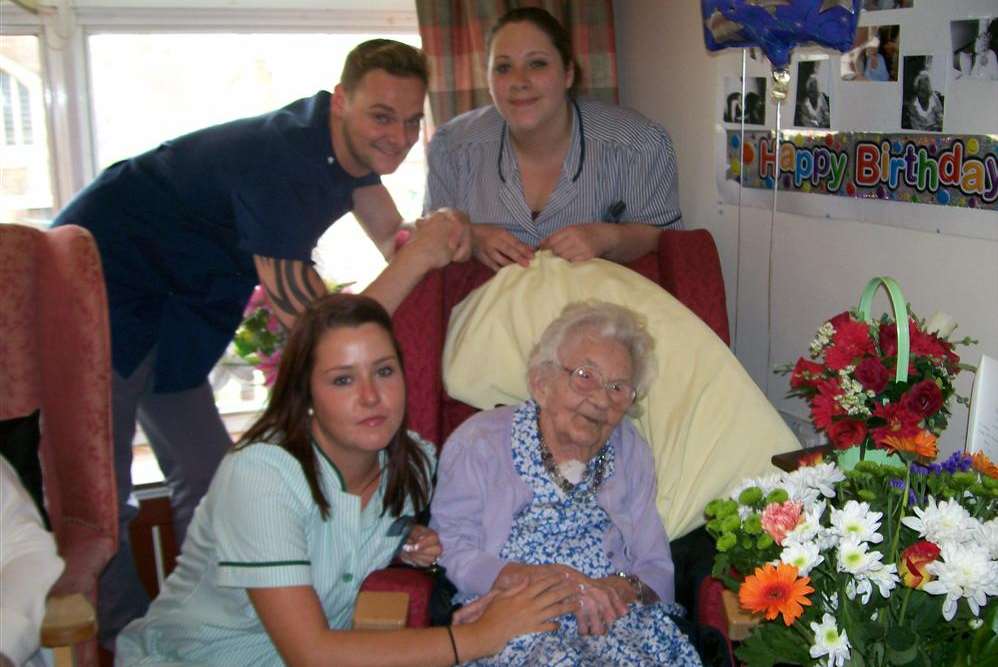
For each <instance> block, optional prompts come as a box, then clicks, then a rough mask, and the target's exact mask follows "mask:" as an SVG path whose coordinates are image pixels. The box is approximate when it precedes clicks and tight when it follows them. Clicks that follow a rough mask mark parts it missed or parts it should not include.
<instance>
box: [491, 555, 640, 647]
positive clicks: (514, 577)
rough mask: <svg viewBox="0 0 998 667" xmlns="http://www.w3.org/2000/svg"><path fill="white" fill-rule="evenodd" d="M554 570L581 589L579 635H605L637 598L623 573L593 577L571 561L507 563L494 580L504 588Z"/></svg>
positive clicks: (495, 585)
mask: <svg viewBox="0 0 998 667" xmlns="http://www.w3.org/2000/svg"><path fill="white" fill-rule="evenodd" d="M552 574H560V575H561V576H563V577H565V578H566V579H567V580H568V581H569V582H571V584H572V585H573V586H575V587H576V588H577V589H578V591H579V602H578V609H577V610H576V612H575V618H576V621H578V625H579V634H580V635H603V634H606V633H607V631H609V629H610V626H612V625H613V623H614V621H616V620H617V619H618V618H620V617H621V616H624V615H626V614H627V611H628V609H627V605H628V604H630V603H631V602H634V601H636V600H637V595H636V593H635V591H634V588H633V587H632V586H631V584H630V583H629V582H628V581H626V580H625V579H622V578H621V577H616V576H614V577H603V578H602V579H590V578H589V577H587V576H586V575H584V574H582V573H581V572H579V571H578V570H576V569H575V568H574V567H570V566H568V565H560V564H553V565H527V564H524V563H507V564H506V565H505V566H504V567H503V569H502V570H500V571H499V576H498V577H496V581H495V583H494V584H493V590H497V589H498V590H503V589H507V588H510V587H512V586H515V585H518V584H520V583H523V582H530V583H532V582H534V581H538V580H539V579H542V578H544V577H547V576H550V575H552Z"/></svg>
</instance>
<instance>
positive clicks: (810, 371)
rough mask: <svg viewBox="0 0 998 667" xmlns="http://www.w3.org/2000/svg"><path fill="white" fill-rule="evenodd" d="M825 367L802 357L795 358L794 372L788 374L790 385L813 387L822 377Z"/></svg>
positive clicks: (798, 387) (795, 387) (793, 386)
mask: <svg viewBox="0 0 998 667" xmlns="http://www.w3.org/2000/svg"><path fill="white" fill-rule="evenodd" d="M824 376H825V367H824V366H823V365H821V364H819V363H815V362H813V361H808V360H807V359H805V358H804V357H801V358H800V359H798V360H797V365H796V366H794V372H793V373H792V374H791V375H790V387H791V388H792V389H800V388H801V387H810V388H812V389H813V388H815V387H817V386H818V382H819V381H821V380H822V379H824Z"/></svg>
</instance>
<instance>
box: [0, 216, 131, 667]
mask: <svg viewBox="0 0 998 667" xmlns="http://www.w3.org/2000/svg"><path fill="white" fill-rule="evenodd" d="M0 285H2V286H3V287H2V289H0V393H2V394H3V400H2V401H0V419H2V420H7V419H12V418H17V417H23V416H26V415H30V414H31V413H33V412H34V411H36V410H39V411H40V413H41V414H40V440H39V456H40V458H41V468H42V476H43V480H44V495H45V505H46V509H47V512H48V515H49V518H50V521H51V525H52V531H53V533H54V534H55V539H56V543H57V545H58V549H59V555H60V556H61V557H62V558H63V560H64V561H65V563H66V569H65V571H64V572H63V574H62V576H61V577H60V578H59V580H58V581H57V582H56V583H55V585H54V586H53V588H52V590H51V592H50V596H49V601H48V605H47V610H46V621H45V624H44V625H43V629H42V639H43V644H44V645H46V646H50V647H54V648H57V650H56V658H57V662H59V661H60V660H62V659H65V658H67V657H71V658H72V659H73V661H74V662H75V664H77V665H87V666H90V665H96V664H97V644H96V640H95V639H94V636H95V633H96V622H95V620H94V611H93V610H94V609H95V608H96V602H97V577H98V575H99V574H100V572H101V571H102V570H103V569H104V566H105V565H106V564H107V562H108V560H109V559H110V558H111V556H112V555H113V554H114V552H115V550H116V548H117V531H118V517H117V512H118V510H117V500H116V497H115V493H116V492H115V479H114V466H113V462H112V448H111V396H110V387H111V375H110V374H111V351H110V336H109V325H108V314H107V296H106V292H105V289H104V278H103V273H102V271H101V263H100V256H99V255H98V252H97V247H96V245H95V244H94V241H93V238H92V237H91V236H90V234H89V233H88V232H87V231H86V230H84V229H81V228H79V227H73V226H65V227H59V228H55V229H50V230H46V231H41V230H38V229H35V228H32V227H25V226H21V225H11V224H3V225H0ZM74 644H75V646H74V647H73V648H72V655H71V656H70V655H69V648H67V645H74ZM59 647H61V648H59Z"/></svg>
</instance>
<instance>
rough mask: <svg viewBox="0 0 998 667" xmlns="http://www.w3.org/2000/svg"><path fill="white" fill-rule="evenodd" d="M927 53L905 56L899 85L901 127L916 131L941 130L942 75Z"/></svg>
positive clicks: (942, 103) (942, 105) (943, 100)
mask: <svg viewBox="0 0 998 667" xmlns="http://www.w3.org/2000/svg"><path fill="white" fill-rule="evenodd" d="M934 61H935V58H933V57H932V56H928V55H919V56H905V57H904V63H903V73H902V76H903V79H904V84H903V85H902V88H901V127H902V128H903V129H905V130H916V131H918V132H942V131H943V108H944V104H945V98H944V97H943V94H942V93H941V92H939V86H940V85H941V84H942V81H943V77H942V75H941V73H940V72H938V71H936V70H937V69H938V68H934V67H933V62H934Z"/></svg>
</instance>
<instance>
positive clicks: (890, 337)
mask: <svg viewBox="0 0 998 667" xmlns="http://www.w3.org/2000/svg"><path fill="white" fill-rule="evenodd" d="M877 337H878V338H879V339H880V353H881V354H882V355H884V356H885V357H894V356H897V353H898V330H897V328H895V326H894V325H893V324H881V325H880V328H879V330H878V333H877Z"/></svg>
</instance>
